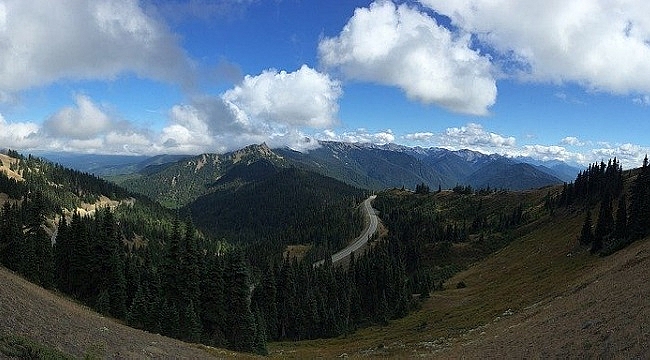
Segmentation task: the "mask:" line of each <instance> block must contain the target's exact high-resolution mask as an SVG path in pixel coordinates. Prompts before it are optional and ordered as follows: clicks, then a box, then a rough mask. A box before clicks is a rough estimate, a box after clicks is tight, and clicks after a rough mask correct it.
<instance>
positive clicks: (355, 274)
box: [0, 144, 650, 358]
mask: <svg viewBox="0 0 650 360" xmlns="http://www.w3.org/2000/svg"><path fill="white" fill-rule="evenodd" d="M335 145H336V146H334V145H333V144H328V145H327V146H328V147H327V149H329V150H327V151H330V150H332V149H334V148H336V149H338V150H336V151H337V154H338V155H337V156H338V157H339V158H342V154H343V153H342V152H341V151H342V150H341V149H342V148H343V149H347V150H346V151H349V152H348V155H345V156H346V157H347V158H348V160H350V159H351V157H350V156H351V155H350V154H351V153H355V152H357V151H361V152H367V156H370V157H371V158H372V159H373V160H372V161H370V162H368V163H366V164H370V163H373V162H375V163H376V162H377V161H379V160H378V159H379V158H380V157H384V158H385V159H388V158H391V156H394V157H397V158H401V157H402V156H403V154H402V155H400V154H395V153H390V152H388V153H387V152H385V151H387V150H385V149H377V148H375V147H364V146H361V147H358V146H353V145H351V144H348V145H341V144H335ZM402 151H404V150H403V149H402ZM429 151H433V150H429ZM280 152H281V151H279V150H275V149H274V150H272V149H270V148H268V147H267V146H265V145H252V146H249V147H247V148H244V149H241V150H240V151H236V152H233V153H228V154H223V155H218V156H217V155H209V154H204V155H201V156H199V157H196V158H190V159H188V158H183V159H181V160H180V161H178V162H172V163H165V164H159V165H156V166H154V167H145V168H144V169H145V170H142V171H139V172H137V173H134V174H131V175H129V176H128V177H127V178H125V179H130V180H126V181H132V180H135V179H138V181H139V183H137V184H140V185H138V186H134V184H136V183H130V185H129V186H131V188H130V189H125V188H122V187H121V186H119V185H116V184H114V183H109V182H106V181H105V180H103V179H100V178H97V177H94V176H91V175H88V174H85V173H82V172H79V171H77V170H70V169H66V168H64V167H61V166H60V165H54V164H51V163H49V162H47V161H44V160H41V159H38V158H34V157H31V156H28V157H23V156H21V155H19V154H17V153H13V152H12V153H9V155H4V156H5V157H4V158H3V173H2V174H0V175H2V176H3V177H2V182H1V183H0V185H2V188H0V193H2V195H3V197H2V198H3V199H4V206H3V209H2V212H0V226H1V228H0V230H1V232H0V233H1V234H2V236H1V237H0V261H1V262H2V264H3V265H4V266H6V267H8V268H9V269H11V270H12V271H14V273H12V272H10V271H8V270H5V269H3V270H2V271H3V275H2V281H3V284H6V286H3V287H2V289H3V291H2V292H1V293H0V297H2V299H3V300H2V304H3V306H2V309H1V310H2V311H3V316H2V318H3V319H4V320H0V351H2V352H3V353H4V354H9V353H11V352H20V351H23V350H20V349H41V350H38V351H44V352H46V353H47V352H62V353H66V354H72V355H74V356H82V355H84V354H85V355H88V354H90V355H92V356H98V357H120V356H121V355H123V354H128V357H134V358H139V357H144V358H148V357H162V358H165V357H170V356H171V357H177V356H180V357H191V358H203V357H206V358H207V357H212V356H216V357H222V356H225V357H235V356H237V357H240V356H241V357H251V356H253V355H251V354H253V353H256V354H261V355H268V356H270V357H281V358H306V357H307V358H309V357H314V356H316V357H325V358H332V357H346V356H347V357H366V356H373V357H374V356H377V357H396V358H402V357H405V356H408V357H410V356H418V357H427V358H429V357H441V358H449V357H452V358H455V357H469V358H481V357H484V356H490V357H500V356H504V354H507V356H508V357H509V356H510V355H512V357H529V356H537V355H539V354H544V355H545V356H550V357H557V356H559V357H574V356H583V355H588V356H594V357H605V358H608V357H612V356H614V354H616V355H618V354H623V356H624V357H644V356H646V355H647V354H648V348H647V345H646V344H647V341H646V340H647V339H648V323H647V320H646V319H647V318H648V315H649V314H648V308H647V306H646V305H647V302H646V301H645V299H647V298H648V295H649V294H648V292H649V291H650V289H649V287H648V285H647V284H649V282H648V281H647V280H648V279H647V277H648V274H647V271H645V269H646V268H647V265H648V259H649V258H650V257H649V256H648V251H649V250H650V249H648V244H649V241H648V238H647V236H648V234H650V224H649V223H648V222H647V218H645V215H644V214H645V213H644V212H643V211H646V210H645V209H647V205H646V204H648V203H646V201H648V197H647V195H645V194H650V190H649V189H648V188H649V187H650V171H648V169H650V167H649V166H648V165H647V163H644V165H643V167H642V168H640V169H634V170H630V171H623V170H622V169H621V168H620V166H619V164H618V163H617V162H616V160H615V159H614V160H613V161H611V160H610V161H609V163H608V164H605V163H602V162H601V163H600V164H594V165H593V166H590V167H589V168H588V169H586V170H584V171H581V172H580V173H579V174H578V175H577V177H576V179H575V181H572V182H570V183H568V184H567V183H565V184H557V182H556V183H554V184H553V183H552V184H548V185H544V186H543V187H538V188H531V189H525V190H512V189H503V188H501V189H500V188H496V187H491V186H486V187H482V188H473V187H472V186H471V185H463V186H461V185H459V184H457V185H455V186H454V187H453V188H451V189H450V188H447V189H443V188H442V187H441V186H435V187H430V186H429V185H428V184H430V183H427V182H415V183H414V186H413V188H414V190H412V189H411V188H409V187H406V186H404V185H401V186H395V187H393V188H385V189H383V190H381V191H371V190H370V189H361V188H357V187H353V186H351V183H354V181H352V180H350V178H347V179H348V180H347V181H340V180H337V179H335V178H332V177H329V176H325V175H324V174H323V173H322V172H316V171H312V170H309V167H307V166H299V164H298V163H296V162H293V161H294V160H291V161H290V160H288V157H289V156H288V155H286V153H284V154H283V155H279V153H280ZM368 154H374V155H368ZM388 154H392V155H390V156H388ZM464 155H465V156H468V158H470V157H469V155H471V158H472V159H473V161H478V162H480V161H485V162H486V163H485V164H484V165H483V167H486V169H487V168H490V166H492V167H493V168H494V169H495V170H494V171H495V172H494V173H495V174H497V173H498V174H501V175H499V176H502V174H511V175H510V176H514V175H512V174H514V173H509V171H510V170H508V169H523V168H525V167H532V165H526V166H524V167H523V168H522V167H521V166H519V165H517V164H512V166H511V167H507V168H504V167H501V166H502V165H503V164H502V163H501V162H497V163H495V162H493V160H490V159H489V157H482V156H475V154H469V153H464ZM358 156H359V155H358V154H357V155H355V157H356V158H357V159H358V158H359V157H358ZM364 156H366V155H364ZM445 156H450V153H445ZM454 156H459V155H458V154H455V155H454ZM394 157H393V159H394ZM422 159H425V158H422ZM477 159H479V160H477ZM303 160H304V159H303ZM427 161H430V159H429V160H427ZM499 161H501V160H499ZM347 163H348V164H349V163H350V162H349V161H348V162H347ZM357 164H361V163H360V162H358V163H357ZM391 164H396V162H395V161H394V160H392V162H391ZM486 164H487V165H486ZM499 164H501V165H499ZM391 166H392V165H391ZM9 171H11V173H10V172H9ZM390 171H397V170H390ZM517 171H518V170H517ZM525 171H526V172H528V170H525ZM486 173H491V172H490V171H487V172H486ZM3 174H7V175H3ZM530 174H535V172H531V173H530ZM532 178H538V176H537V175H534V176H532V177H530V179H532ZM418 180H421V179H418ZM436 188H437V189H438V190H437V191H435V189H436ZM138 189H147V191H146V192H145V191H143V192H140V193H139V191H138ZM169 189H176V192H172V195H173V196H172V197H165V196H162V197H159V198H157V199H155V198H154V199H153V200H152V199H150V198H148V197H147V196H145V195H147V194H149V195H151V194H153V195H154V196H155V194H163V193H164V192H165V191H168V190H169ZM432 189H433V191H432ZM180 199H185V200H182V201H178V200H180ZM612 199H626V200H627V203H629V205H626V204H625V203H626V202H625V201H624V200H620V201H613V200H612ZM154 200H155V201H154ZM158 201H161V202H162V203H163V204H166V206H165V207H163V206H161V203H160V202H158ZM89 204H94V205H93V207H92V209H91V208H90V207H88V206H89ZM616 204H618V205H616ZM75 209H77V210H75ZM79 209H86V210H92V211H89V212H82V211H80V210H79ZM592 211H593V215H586V214H587V213H591V212H592ZM621 212H622V213H623V214H624V215H625V216H623V217H621V215H620V213H621ZM61 214H64V215H65V216H61ZM614 214H617V215H616V216H614ZM589 216H592V217H593V220H590V219H591V218H590V217H589ZM608 217H610V218H611V220H610V221H607V219H608ZM621 219H622V220H621ZM644 219H646V220H644ZM588 221H593V224H594V225H593V226H591V225H590V226H587V225H584V224H590V223H589V222H588ZM380 222H381V224H380ZM586 226H587V228H588V232H589V233H590V234H586V235H585V231H586V230H585V228H586ZM379 228H381V231H378V229H379ZM52 233H54V234H55V236H52ZM368 241H371V243H372V246H368V245H367V244H366V243H367V242H368ZM288 249H292V252H289V251H288ZM286 254H299V257H292V256H291V255H289V256H287V255H286ZM324 258H327V259H328V261H324V260H323V259H324ZM18 275H20V276H22V277H23V278H21V277H19V276H18ZM25 279H26V280H29V281H31V282H33V283H35V284H37V285H40V286H42V287H44V288H47V289H50V290H45V289H43V288H40V287H38V286H37V285H34V284H28V283H27V282H26V281H25ZM21 289H22V290H21ZM608 289H610V290H611V289H614V290H612V291H607V290H608ZM19 301H21V303H20V304H19V303H18V302H19ZM18 308H20V309H22V310H21V311H20V313H21V315H20V316H17V315H11V314H12V312H14V311H15V309H18ZM80 309H82V310H80ZM630 309H633V310H630ZM100 314H101V315H100ZM27 318H29V319H33V321H32V322H31V323H27V320H26V319H27ZM59 328H65V329H67V330H66V331H65V332H61V333H60V334H59V333H57V331H53V330H52V329H59ZM94 328H98V329H100V330H99V331H94V330H93V329H94ZM105 329H108V330H105ZM136 329H140V330H136ZM226 329H228V330H226ZM109 331H110V333H109ZM151 334H161V335H155V336H154V335H151ZM152 336H153V337H152ZM128 337H134V338H135V339H138V340H137V341H134V342H132V343H130V344H128V343H126V342H125V341H124V339H125V338H128ZM172 338H175V339H176V340H175V339H172ZM74 339H77V340H78V341H76V342H75V341H74ZM180 341H183V342H180ZM199 343H200V344H204V345H189V344H199ZM20 344H23V345H20ZM225 349H228V350H225ZM25 351H27V350H25ZM33 351H36V350H33ZM92 356H91V357H92Z"/></svg>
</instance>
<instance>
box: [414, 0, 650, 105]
mask: <svg viewBox="0 0 650 360" xmlns="http://www.w3.org/2000/svg"><path fill="white" fill-rule="evenodd" d="M420 2H421V3H422V4H425V5H426V6H428V7H430V8H431V9H433V10H434V11H436V12H437V13H439V14H443V15H445V16H448V17H449V18H450V19H451V22H452V24H453V26H455V27H458V28H459V29H460V31H463V32H470V33H472V34H475V35H476V36H477V38H478V39H479V41H480V42H481V43H482V44H484V45H486V47H488V48H490V49H491V50H493V51H494V52H495V61H496V62H498V63H500V64H501V67H502V70H503V71H505V72H510V73H511V74H510V75H515V76H519V77H521V78H523V79H528V80H533V81H542V82H547V81H550V82H557V83H563V82H573V83H578V84H581V85H583V86H585V87H587V88H588V89H590V90H598V91H606V92H612V93H617V94H628V93H632V94H633V93H645V94H647V93H649V92H650V20H649V19H648V16H647V14H648V13H650V3H649V2H647V1H645V0H630V1H626V0H613V1H606V0H592V1H520V0H504V1H497V2H495V1H491V0H459V1H442V0H420ZM513 69H514V70H513Z"/></svg>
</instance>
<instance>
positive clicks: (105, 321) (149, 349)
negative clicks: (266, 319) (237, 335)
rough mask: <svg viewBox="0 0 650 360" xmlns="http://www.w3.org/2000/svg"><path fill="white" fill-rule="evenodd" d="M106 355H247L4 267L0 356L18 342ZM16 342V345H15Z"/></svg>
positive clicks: (51, 350)
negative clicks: (151, 327) (120, 314)
mask: <svg viewBox="0 0 650 360" xmlns="http://www.w3.org/2000/svg"><path fill="white" fill-rule="evenodd" d="M16 343H18V344H23V345H24V344H25V343H30V344H31V345H32V347H36V348H38V347H44V348H46V349H49V350H47V351H44V352H45V353H46V354H47V353H49V354H57V353H58V352H61V353H64V354H70V355H72V356H74V357H84V356H86V357H90V358H108V359H112V358H115V359H150V358H159V359H170V358H189V359H200V358H214V357H217V358H224V357H227V358H232V357H240V356H243V357H249V356H248V355H241V354H237V353H234V352H231V351H227V350H220V349H213V348H210V349H207V348H204V347H203V349H201V347H200V346H199V345H193V344H187V343H184V342H181V341H179V340H175V339H170V338H166V337H163V336H161V335H157V334H151V333H148V332H145V331H141V330H136V329H132V328H129V327H127V326H125V325H123V324H121V323H119V322H117V321H115V320H113V319H110V318H105V317H103V316H101V315H99V314H97V313H95V312H93V311H91V310H90V309H88V308H86V307H84V306H81V305H79V304H76V303H74V302H72V301H70V300H67V299H65V298H63V297H61V296H60V295H58V294H55V293H53V292H50V291H48V290H45V289H43V288H41V287H39V286H37V285H34V284H31V283H29V282H27V281H26V280H24V279H22V278H21V277H19V276H17V275H15V274H13V273H12V272H10V271H8V270H7V269H5V268H3V267H0V358H4V356H8V355H9V354H11V352H9V353H6V352H5V351H3V349H4V350H7V351H9V350H13V351H15V350H16V349H19V346H17V345H15V344H16ZM12 344H14V345H12Z"/></svg>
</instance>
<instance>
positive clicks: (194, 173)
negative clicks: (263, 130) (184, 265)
mask: <svg viewBox="0 0 650 360" xmlns="http://www.w3.org/2000/svg"><path fill="white" fill-rule="evenodd" d="M260 160H264V161H267V162H270V163H272V164H274V165H275V166H279V167H282V166H284V160H283V159H282V158H281V157H280V156H278V155H276V154H275V153H273V151H271V149H269V147H268V146H266V144H261V145H251V146H248V147H245V148H243V149H240V150H237V151H234V152H230V153H226V154H222V155H219V154H202V155H199V156H194V157H191V158H189V159H185V160H181V161H179V162H175V163H166V164H162V165H156V166H150V167H147V168H144V169H143V170H141V171H140V172H139V173H138V174H137V176H135V177H131V178H126V179H124V180H123V181H121V182H120V185H122V186H125V187H126V188H128V189H130V190H132V191H135V192H138V193H141V194H144V195H146V196H148V197H149V198H151V199H154V200H156V201H158V202H160V203H161V204H163V205H164V206H167V207H172V208H177V207H181V206H183V205H187V204H188V203H190V202H191V201H193V200H195V199H196V198H198V197H199V196H201V195H205V194H207V193H209V192H211V191H212V190H213V189H211V186H212V185H213V184H215V182H217V181H218V180H219V179H220V178H221V177H222V176H224V175H226V174H227V173H228V172H229V171H231V170H233V169H237V168H240V167H241V166H242V165H246V166H249V165H252V164H254V163H256V162H257V161H260Z"/></svg>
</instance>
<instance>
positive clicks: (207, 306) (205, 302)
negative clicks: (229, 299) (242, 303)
mask: <svg viewBox="0 0 650 360" xmlns="http://www.w3.org/2000/svg"><path fill="white" fill-rule="evenodd" d="M222 275H223V269H222V266H221V263H220V261H219V257H218V256H217V255H216V254H209V255H207V256H205V266H204V271H203V276H202V280H201V290H202V291H201V306H200V310H201V316H200V317H201V321H202V325H203V331H204V333H205V335H206V337H207V341H208V343H210V344H212V345H215V346H223V345H225V338H224V330H225V328H224V319H225V314H226V309H225V298H224V296H225V295H224V291H225V290H224V282H223V276H222Z"/></svg>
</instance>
